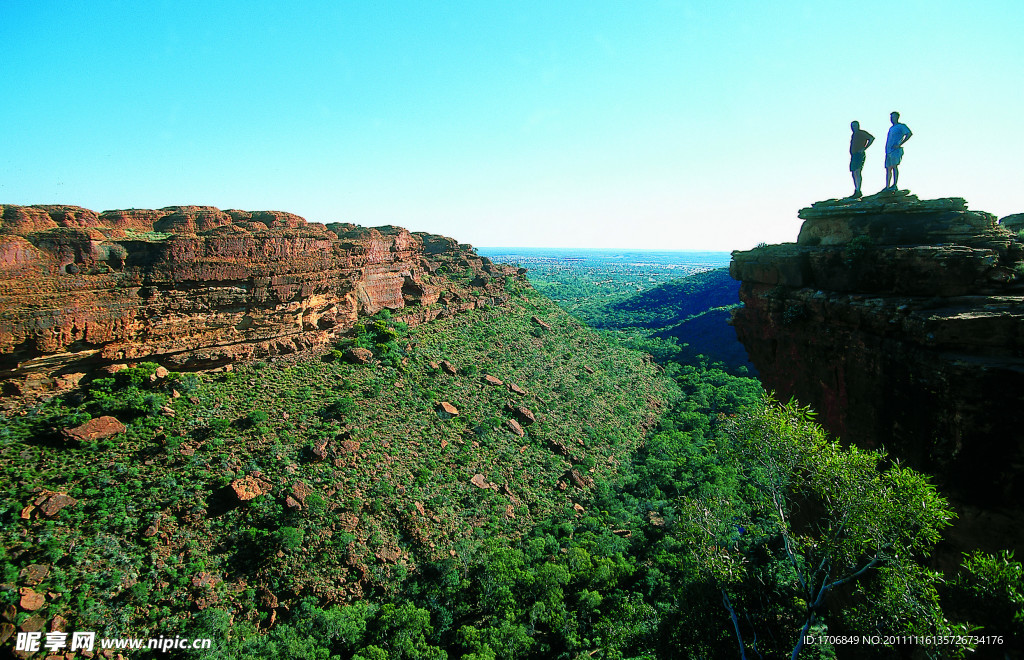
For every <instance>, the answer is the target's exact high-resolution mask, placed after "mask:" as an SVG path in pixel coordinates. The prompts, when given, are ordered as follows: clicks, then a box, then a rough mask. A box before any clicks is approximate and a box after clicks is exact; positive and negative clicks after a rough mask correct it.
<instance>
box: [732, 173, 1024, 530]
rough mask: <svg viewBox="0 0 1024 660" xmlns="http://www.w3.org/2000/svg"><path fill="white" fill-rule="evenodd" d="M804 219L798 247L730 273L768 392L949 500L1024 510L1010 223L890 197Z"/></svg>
mask: <svg viewBox="0 0 1024 660" xmlns="http://www.w3.org/2000/svg"><path fill="white" fill-rule="evenodd" d="M799 217H800V218H802V219H803V220H804V223H803V226H802V227H801V230H800V234H799V238H798V239H797V242H796V243H795V244H792V243H789V244H782V245H770V246H761V247H758V248H756V249H754V250H749V251H746V252H734V253H733V260H732V263H731V265H730V274H731V275H732V276H733V277H734V278H735V279H737V280H740V281H741V282H742V285H741V287H740V299H741V301H742V302H743V306H742V307H741V308H740V309H738V310H737V311H736V313H735V314H734V317H733V321H732V322H733V325H734V327H735V329H736V334H737V336H738V337H739V339H740V341H741V342H742V343H743V345H744V346H745V347H746V349H747V352H748V354H749V356H750V360H751V362H753V364H754V366H755V367H756V368H757V369H758V371H759V373H760V375H761V379H762V381H763V383H764V385H765V387H766V388H768V389H770V390H773V391H774V392H776V393H777V395H778V397H779V398H781V399H788V398H790V397H795V398H796V399H798V400H799V401H800V402H802V403H804V404H806V405H810V406H811V407H812V408H814V409H815V410H816V411H817V412H818V415H819V417H818V420H819V422H821V423H822V425H823V426H825V427H826V428H827V429H828V430H829V431H831V432H832V433H833V434H834V435H837V436H839V437H840V438H841V439H842V440H843V441H844V442H853V443H856V444H858V445H861V446H867V447H884V448H885V449H886V450H888V451H889V453H890V454H891V455H892V456H894V457H896V458H898V459H900V460H902V461H905V462H907V463H909V464H910V465H911V466H912V467H915V468H916V469H919V470H922V471H925V472H928V473H930V474H933V475H935V476H936V477H937V479H938V481H939V483H940V484H942V485H943V486H944V488H945V489H946V491H947V492H949V493H950V494H951V496H952V497H953V498H954V500H957V501H959V502H961V503H966V504H968V505H972V506H973V505H977V506H980V507H983V508H985V509H988V508H991V507H996V506H999V505H1000V504H1005V503H1014V502H1021V501H1024V433H1022V430H1021V429H1024V405H1022V393H1024V242H1022V238H1021V235H1019V234H1018V232H1019V231H1020V226H1019V224H1020V223H1019V220H1020V219H1021V218H1020V216H1010V217H1008V218H1004V219H1003V220H1002V221H997V220H996V218H995V216H993V215H991V214H989V213H984V212H980V211H971V210H968V208H967V204H966V202H965V201H964V200H963V199H960V198H946V199H933V200H919V199H918V198H917V197H915V196H913V195H910V194H909V193H906V192H898V193H880V194H879V195H875V196H872V197H868V198H865V199H863V200H856V201H854V200H829V201H824V202H818V203H816V204H814V205H813V206H811V207H809V208H805V209H802V210H801V211H800V212H799ZM1017 540H1018V541H1019V540H1020V538H1018V539H1017Z"/></svg>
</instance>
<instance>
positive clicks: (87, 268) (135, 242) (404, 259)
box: [0, 205, 522, 396]
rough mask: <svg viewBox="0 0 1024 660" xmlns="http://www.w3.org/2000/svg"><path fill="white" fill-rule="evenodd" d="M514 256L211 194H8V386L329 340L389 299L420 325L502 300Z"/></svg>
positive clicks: (4, 273) (0, 299) (3, 214)
mask: <svg viewBox="0 0 1024 660" xmlns="http://www.w3.org/2000/svg"><path fill="white" fill-rule="evenodd" d="M521 274H522V273H521V272H520V271H519V270H517V269H515V268H511V267H508V266H501V265H496V264H493V263H491V262H490V261H489V260H488V259H486V258H484V257H479V256H478V255H477V254H476V253H475V252H474V250H473V249H472V247H470V246H468V245H464V244H459V243H457V242H456V241H455V240H453V239H451V238H447V237H444V236H437V235H433V234H426V233H410V232H408V231H407V230H405V229H402V228H399V227H392V226H387V227H377V228H364V227H358V226H356V225H352V224H347V223H334V224H329V225H322V224H317V223H309V222H306V220H304V219H303V218H301V217H299V216H296V215H292V214H290V213H282V212H276V211H256V212H248V211H236V210H229V211H221V210H219V209H216V208H213V207H206V206H181V207H169V208H164V209H158V210H141V209H129V210H120V211H106V212H103V213H95V212H94V211H90V210H88V209H83V208H79V207H75V206H13V205H5V206H0V383H2V386H3V394H5V395H8V396H10V395H19V394H26V393H31V392H40V391H46V390H53V389H60V388H62V387H69V386H72V385H74V384H75V383H76V382H77V381H78V379H79V378H81V377H82V374H83V373H86V372H88V371H89V370H90V369H94V368H96V367H100V366H104V365H111V364H116V363H122V362H127V361H138V360H144V359H145V360H153V361H157V362H159V363H161V364H163V365H165V366H167V367H169V368H172V369H179V370H180V369H201V368H210V367H216V366H218V365H222V364H225V363H229V362H231V361H234V360H238V359H252V358H261V357H267V356H274V355H283V354H289V353H296V352H298V351H307V350H313V349H317V348H319V347H324V346H326V345H328V344H330V343H331V342H333V341H334V340H335V339H336V338H337V336H338V335H339V334H342V333H344V332H345V331H347V330H348V329H350V328H351V327H352V326H353V325H354V324H355V322H356V320H357V318H358V317H360V316H362V315H370V314H374V313H376V312H378V311H379V310H381V309H385V308H387V309H391V310H397V312H396V314H397V315H398V316H400V317H402V318H403V320H405V321H407V322H410V323H418V322H423V321H426V320H429V319H432V318H436V317H438V316H442V315H446V314H450V313H454V312H458V311H462V310H465V309H471V308H474V307H476V306H479V305H484V304H500V303H501V302H503V301H504V300H505V292H504V282H505V276H512V277H519V276H521Z"/></svg>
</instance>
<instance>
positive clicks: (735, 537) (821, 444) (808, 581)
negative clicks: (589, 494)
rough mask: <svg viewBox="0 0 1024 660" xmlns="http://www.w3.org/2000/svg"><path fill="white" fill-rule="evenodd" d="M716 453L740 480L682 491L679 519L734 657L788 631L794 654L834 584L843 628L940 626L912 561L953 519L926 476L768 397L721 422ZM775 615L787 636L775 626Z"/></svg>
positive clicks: (925, 630) (820, 623)
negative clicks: (842, 439) (733, 643)
mask: <svg viewBox="0 0 1024 660" xmlns="http://www.w3.org/2000/svg"><path fill="white" fill-rule="evenodd" d="M717 451H718V452H721V453H722V454H723V455H724V456H725V457H727V461H728V462H731V465H732V469H733V470H734V471H735V474H736V475H737V477H738V478H737V479H736V480H735V481H730V480H729V479H725V480H724V481H723V482H722V484H723V486H722V487H719V488H715V487H711V488H707V489H705V490H704V492H703V493H701V494H697V495H695V496H694V495H691V496H687V497H684V498H683V501H682V503H681V518H682V520H683V521H684V525H685V526H686V527H687V531H688V533H689V536H690V539H691V544H692V545H693V546H694V552H695V555H694V556H695V557H696V559H697V561H698V563H699V564H700V565H701V567H702V569H703V572H704V573H705V575H708V576H712V579H713V580H714V583H715V585H716V586H717V588H718V591H719V592H720V594H721V603H722V606H723V607H724V609H725V610H726V612H727V613H728V617H729V625H730V627H731V628H732V631H733V634H734V636H735V638H736V640H737V642H738V644H739V646H740V654H741V657H743V658H746V657H747V656H746V651H747V649H748V648H749V649H750V650H751V651H753V652H756V653H758V655H760V654H761V651H762V649H760V648H758V645H759V644H768V642H762V641H761V640H765V639H775V640H778V639H780V637H785V638H788V639H789V640H791V644H792V647H791V649H789V650H787V651H786V652H787V653H788V654H790V655H791V657H793V658H796V657H797V656H798V655H799V654H800V652H801V650H802V649H803V648H804V639H805V636H807V635H808V634H809V633H811V632H813V631H816V630H823V629H824V626H826V625H827V624H828V623H829V621H828V618H829V617H828V612H827V611H826V608H825V605H826V603H827V602H828V601H829V597H830V596H831V595H832V594H833V593H834V592H836V591H837V590H839V589H840V588H842V589H843V590H844V591H845V592H848V593H850V594H851V596H850V597H849V598H844V599H843V602H842V603H833V607H832V609H831V610H830V611H831V612H842V613H844V616H841V617H836V623H839V624H841V625H845V626H849V625H857V626H861V627H862V629H860V630H851V631H850V632H851V633H854V632H856V633H858V634H881V633H883V632H885V631H891V632H894V633H899V634H908V633H911V634H912V633H920V634H929V633H930V634H939V633H940V632H948V630H945V629H944V626H946V625H947V624H945V621H944V619H943V617H942V612H941V610H940V609H939V607H938V604H937V603H938V601H937V596H936V591H935V584H936V582H937V576H936V575H935V574H933V573H931V572H929V571H927V570H925V569H923V568H922V567H921V566H920V565H919V564H918V563H917V560H918V559H920V558H922V557H924V556H927V554H928V553H929V552H930V551H931V549H932V547H933V546H934V544H935V543H936V542H937V541H938V540H939V534H940V530H941V529H942V528H943V527H945V526H947V525H948V524H949V523H950V519H951V518H952V513H951V512H950V510H949V507H948V504H947V503H946V501H945V500H944V499H943V498H942V497H941V496H940V495H939V494H938V493H937V492H936V490H935V488H934V487H933V486H932V485H931V484H930V483H928V480H927V477H925V476H924V475H921V474H918V473H917V472H914V471H913V470H910V469H908V468H905V467H902V466H900V465H898V464H895V465H891V466H886V462H885V454H884V453H883V452H879V451H865V450H862V449H858V448H856V447H850V448H844V447H842V446H841V445H839V444H838V443H837V442H835V441H832V440H830V439H829V438H828V437H827V436H826V434H825V432H824V431H823V430H822V429H821V428H820V427H819V426H817V425H816V424H815V423H814V422H813V420H812V413H811V412H810V411H809V410H808V409H806V408H800V407H798V406H797V405H796V404H795V403H793V402H790V403H789V404H786V405H779V404H777V403H775V402H774V401H772V400H771V399H770V398H766V399H765V400H764V401H763V402H762V403H761V404H760V405H759V406H757V407H755V408H752V409H751V410H750V411H749V412H746V413H744V414H741V415H740V416H738V417H736V418H735V419H734V420H733V421H732V423H731V424H729V425H727V426H726V427H725V429H724V432H723V433H722V434H721V436H720V438H719V441H718V447H717ZM869 592H870V593H871V594H873V595H874V598H872V599H871V600H868V599H867V598H866V595H867V594H868V593H869ZM780 621H785V622H787V626H788V627H789V630H788V633H787V631H785V630H778V629H773V628H777V627H778V622H780ZM773 622H774V623H773ZM865 626H867V627H870V629H863V627H865ZM766 631H767V632H771V635H763V634H762V635H760V636H759V633H760V632H766ZM782 650H783V649H782V648H774V649H771V651H772V655H776V654H779V653H780V652H781V651H782ZM820 650H821V648H820V647H815V651H816V652H818V651H820Z"/></svg>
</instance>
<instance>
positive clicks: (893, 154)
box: [883, 112, 913, 190]
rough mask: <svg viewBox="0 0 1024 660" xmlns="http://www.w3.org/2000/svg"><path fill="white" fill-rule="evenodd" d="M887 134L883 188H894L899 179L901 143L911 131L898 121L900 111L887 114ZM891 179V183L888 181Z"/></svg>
mask: <svg viewBox="0 0 1024 660" xmlns="http://www.w3.org/2000/svg"><path fill="white" fill-rule="evenodd" d="M889 121H891V122H892V126H891V127H889V135H888V136H887V137H886V138H885V188H884V189H883V190H896V183H897V182H898V181H899V180H900V170H899V165H900V161H901V160H902V159H903V143H904V142H906V141H907V140H909V139H910V136H912V135H913V133H911V132H910V129H909V128H907V125H906V124H901V123H900V113H898V112H892V113H890V114H889ZM890 180H892V185H891V186H890V185H889V181H890Z"/></svg>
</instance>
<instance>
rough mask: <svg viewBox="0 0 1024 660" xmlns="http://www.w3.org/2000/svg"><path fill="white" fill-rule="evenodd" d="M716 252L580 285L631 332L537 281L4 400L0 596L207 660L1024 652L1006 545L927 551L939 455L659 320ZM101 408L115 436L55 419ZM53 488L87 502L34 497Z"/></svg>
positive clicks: (703, 282)
mask: <svg viewBox="0 0 1024 660" xmlns="http://www.w3.org/2000/svg"><path fill="white" fill-rule="evenodd" d="M720 277H721V274H720V273H718V274H714V273H710V274H704V275H703V276H702V278H698V280H695V281H690V282H682V283H672V284H670V285H664V286H662V287H655V288H653V289H651V290H649V291H646V292H642V293H641V294H640V295H641V296H645V297H644V298H642V299H638V300H634V299H632V298H630V297H623V298H619V299H616V302H615V303H614V304H613V305H608V306H604V307H595V308H594V310H596V311H595V312H594V313H595V314H600V310H601V309H606V310H611V311H609V313H608V316H607V318H608V319H610V320H612V321H614V322H615V323H618V324H619V326H620V328H621V326H623V325H625V323H627V322H629V323H632V325H630V326H629V327H630V328H631V329H630V330H629V331H628V332H626V331H623V330H621V329H620V330H619V331H618V332H619V336H625V337H627V339H628V340H629V342H631V343H632V344H633V345H634V346H637V347H641V348H643V349H644V350H645V351H646V353H642V352H638V351H636V350H632V349H630V348H627V347H625V346H623V344H622V342H620V341H618V340H617V339H616V336H615V335H612V334H610V333H607V332H595V331H593V330H590V329H588V328H587V327H585V326H584V325H582V324H581V323H580V322H578V321H577V320H576V319H575V318H573V317H572V316H570V315H568V314H567V313H566V312H564V311H563V310H561V309H560V308H559V307H558V306H557V305H555V304H554V303H553V302H552V301H551V300H549V299H548V298H545V297H543V296H541V295H539V294H537V293H536V292H535V291H533V290H531V289H529V288H528V287H524V288H522V289H520V290H518V292H517V293H516V294H515V295H514V296H513V298H512V300H510V301H509V302H508V303H507V305H506V306H505V307H502V308H491V309H480V310H475V311H472V312H466V313H463V314H459V315H456V316H453V317H448V318H444V319H440V320H437V321H433V322H431V323H428V324H425V325H421V326H418V327H412V328H410V327H409V326H408V325H406V324H405V323H404V322H402V320H400V319H399V318H396V317H395V316H393V315H392V314H391V313H389V312H387V311H385V312H382V313H380V314H378V315H377V316H375V317H373V318H369V319H365V320H363V322H362V323H360V324H358V325H357V326H356V327H355V328H354V329H353V331H352V333H351V334H350V336H348V337H347V338H346V339H345V340H343V341H342V342H340V343H339V345H338V346H337V347H336V348H335V349H334V350H333V351H330V352H328V353H327V354H325V355H324V356H323V358H322V359H307V360H304V361H300V362H294V363H291V362H286V361H284V360H277V361H271V362H269V363H255V364H251V365H247V366H244V365H243V366H239V367H238V368H237V369H235V370H234V371H232V372H230V373H222V374H219V375H206V376H197V375H194V374H174V373H172V374H169V375H166V376H163V377H161V376H162V374H157V372H156V365H154V364H147V363H143V364H139V365H136V366H134V367H131V368H128V369H124V370H122V371H120V372H117V373H115V374H113V375H111V376H109V377H104V378H97V379H95V380H93V381H92V382H90V383H87V384H86V385H85V386H84V387H83V389H82V390H81V392H80V393H79V394H78V395H76V396H71V397H65V398H63V399H54V400H52V401H49V402H47V403H45V404H42V405H40V406H37V407H35V408H33V409H31V410H29V411H27V413H26V414H24V415H10V416H8V417H5V418H4V419H3V421H2V424H0V479H2V480H3V482H4V483H5V484H8V485H9V487H8V490H7V497H5V498H4V499H3V500H0V539H2V544H0V546H2V548H3V552H2V553H0V573H2V574H3V576H4V577H3V580H2V581H0V582H2V584H3V585H4V586H0V599H4V601H3V604H6V603H16V602H18V599H19V597H20V596H19V593H18V592H17V591H16V590H15V589H13V588H12V586H11V585H14V586H21V585H23V584H26V583H27V577H28V576H29V575H30V574H33V573H34V574H37V575H38V574H39V568H38V567H40V566H44V567H46V568H47V571H46V572H45V573H44V574H42V577H39V578H38V580H35V581H34V582H37V583H35V584H33V587H32V588H33V589H34V590H35V591H36V592H38V593H41V594H46V602H45V604H44V606H43V607H42V608H40V609H39V610H38V614H39V615H40V616H42V617H43V618H44V619H52V617H54V616H56V615H60V616H61V617H63V618H65V619H66V620H67V622H68V623H67V629H69V630H96V631H97V632H98V633H99V634H100V635H101V636H115V635H116V636H135V637H147V636H149V635H150V633H152V634H154V635H165V636H168V635H174V634H182V635H183V636H187V637H209V638H211V639H212V640H213V642H214V645H215V649H214V651H213V653H210V652H205V653H199V654H197V656H196V657H216V658H226V659H231V658H236V659H242V658H264V657H282V658H283V657H296V658H300V657H301V658H324V659H330V658H362V659H364V660H370V659H375V660H380V659H399V658H437V659H441V658H451V659H455V658H461V659H475V660H483V659H488V658H490V659H497V658H502V659H504V658H566V659H576V658H600V659H609V660H610V659H620V660H624V659H626V658H632V659H641V658H642V659H653V658H678V657H702V658H740V657H750V658H753V657H764V658H775V657H807V658H812V657H813V658H831V657H836V649H835V648H833V647H832V646H830V645H828V644H814V645H802V640H803V639H804V638H805V635H809V634H810V635H824V634H828V635H858V636H859V635H885V634H897V635H921V636H929V635H932V636H935V635H949V634H958V633H967V632H973V633H974V634H979V633H983V634H992V635H1005V636H1006V643H1007V644H1008V645H1013V644H1016V645H1017V647H1019V645H1020V644H1021V639H1022V637H1024V634H1022V631H1024V595H1022V593H1024V592H1022V591H1021V587H1020V585H1021V575H1022V573H1021V564H1020V563H1019V562H1016V561H1014V559H1013V557H1012V555H1009V554H1004V555H1001V556H991V555H983V554H980V553H975V554H973V555H971V556H970V557H967V558H965V562H964V566H963V568H962V570H961V571H960V572H959V573H957V574H956V575H955V576H951V577H948V578H946V579H945V580H943V579H942V578H940V576H939V575H938V574H936V573H934V572H933V571H931V570H929V568H927V560H928V558H929V556H930V554H931V553H932V551H933V548H934V546H935V544H936V542H937V540H938V535H939V532H940V531H941V530H942V529H943V528H944V527H945V526H946V525H947V524H948V523H949V520H950V518H951V515H952V514H951V513H950V511H949V508H948V505H947V503H946V502H945V501H944V500H943V499H942V497H941V496H940V495H939V494H938V493H937V492H936V490H935V488H934V487H933V486H932V485H931V484H930V483H929V482H928V480H927V478H926V477H925V476H923V475H920V474H917V473H915V472H914V471H912V470H909V469H907V468H904V467H902V466H900V465H895V464H891V463H890V462H889V461H888V460H887V458H886V457H885V456H884V455H883V454H880V453H878V452H872V451H864V450H859V449H856V448H844V447H842V446H840V445H839V444H837V443H836V442H835V441H834V440H832V439H830V438H828V437H827V436H826V435H825V433H824V432H823V431H822V430H821V429H820V428H819V427H818V426H817V425H816V424H815V423H814V421H813V415H812V414H811V412H810V411H808V410H806V409H801V408H799V407H798V406H796V405H795V404H793V403H789V404H780V403H778V402H775V401H772V400H771V399H770V397H768V396H767V395H765V393H764V392H763V391H762V390H761V387H760V385H759V384H758V383H757V381H755V380H753V379H750V378H746V377H742V376H737V375H735V374H734V373H730V372H728V371H727V370H726V369H724V368H723V367H722V366H721V365H716V364H713V363H709V362H708V361H707V360H706V359H703V360H689V359H687V356H686V354H685V352H684V351H682V350H681V349H680V345H679V343H678V342H677V341H676V340H674V339H671V338H670V339H661V338H658V337H657V336H654V335H653V333H651V332H650V331H651V330H653V329H658V328H664V324H665V323H666V322H668V321H667V320H668V319H672V318H679V317H680V316H681V315H684V314H685V313H686V305H685V304H682V303H680V302H679V301H677V300H675V299H674V298H673V295H689V294H688V293H687V292H688V291H689V292H690V293H692V292H693V291H697V290H704V288H705V287H707V286H710V283H713V282H714V279H715V278H720ZM687 287H693V288H690V289H688V288H687ZM644 300H645V301H647V302H646V303H644V302H643V301H644ZM707 304H709V303H708V302H707V301H705V302H703V303H697V306H698V307H699V306H701V305H707ZM645 305H647V306H645ZM631 306H632V307H631ZM631 309H632V310H633V312H634V316H633V317H630V316H629V313H630V310H631ZM669 309H671V310H673V311H671V312H669V311H666V310H669ZM613 313H614V314H620V315H621V317H619V320H615V317H614V316H613ZM698 315H699V314H698ZM598 318H599V317H597V316H595V317H592V319H591V320H592V321H594V322H597V319H598ZM629 318H632V319H634V320H632V321H627V320H628V319H629ZM630 333H632V334H630ZM353 349H366V350H368V351H370V352H371V353H372V355H373V357H372V359H371V360H370V362H369V363H368V364H357V363H355V362H350V361H349V359H348V356H349V355H351V354H352V352H353ZM364 352H365V351H364ZM651 355H653V356H654V357H655V358H656V359H657V361H658V363H655V362H652V360H651V357H650V356H651ZM659 363H660V364H659ZM495 379H497V381H501V382H500V383H499V382H497V381H496V380H495ZM443 404H447V406H448V407H446V406H445V405H443ZM451 407H454V408H456V409H457V413H454V412H451ZM108 414H112V415H115V416H117V417H118V418H119V419H120V420H121V421H123V422H125V423H126V425H127V429H126V431H125V432H124V433H121V434H120V435H116V436H114V437H111V438H109V439H106V440H100V441H98V442H82V443H78V442H75V441H70V440H65V439H63V437H62V436H61V434H60V433H59V431H60V429H62V428H66V427H68V426H73V425H77V424H81V423H83V422H85V421H87V420H89V419H90V418H93V417H96V416H99V415H108ZM531 419H532V420H533V421H532V423H531V421H530V420H531ZM240 492H241V493H245V497H244V498H243V497H242V496H241V495H240V494H239V493H240ZM60 493H66V494H67V495H68V496H70V497H72V498H75V500H76V501H75V503H73V504H69V505H66V506H64V507H63V508H61V509H60V510H59V511H57V512H55V513H52V514H48V513H45V512H44V511H43V510H42V509H41V508H40V506H41V505H40V504H39V503H40V502H43V501H45V500H46V498H47V497H50V496H52V495H54V494H60ZM250 496H251V497H250ZM33 566H35V567H36V568H30V567H33ZM22 614H24V613H22ZM1007 648H1016V647H1013V646H1008V647H1007ZM970 649H971V645H970V644H967V645H956V646H949V645H946V646H942V645H940V644H939V643H938V642H935V643H934V644H932V643H930V642H925V643H922V644H919V645H918V648H917V649H916V652H918V653H921V654H925V655H927V656H930V657H957V656H958V655H959V656H966V655H967V654H968V653H969V652H970ZM906 650H907V648H906V647H903V648H900V649H897V650H896V651H894V649H893V648H891V647H889V648H886V647H885V646H884V645H879V646H875V647H870V648H868V647H861V648H859V649H858V651H860V652H863V653H864V654H865V655H864V657H889V656H891V655H892V654H893V653H894V652H905V651H906ZM872 654H874V655H873V656H872Z"/></svg>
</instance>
